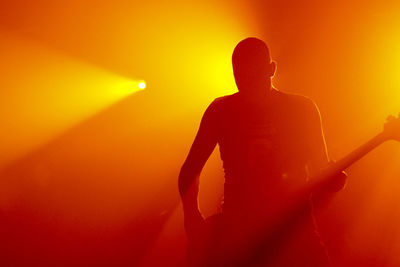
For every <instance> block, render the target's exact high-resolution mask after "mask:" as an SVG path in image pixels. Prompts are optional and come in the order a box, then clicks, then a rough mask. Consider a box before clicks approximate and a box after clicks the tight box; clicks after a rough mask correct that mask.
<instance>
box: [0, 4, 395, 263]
mask: <svg viewBox="0 0 400 267" xmlns="http://www.w3.org/2000/svg"><path fill="white" fill-rule="evenodd" d="M399 12H400V4H398V3H397V2H396V1H370V0H369V1H351V2H348V1H334V2H325V1H312V0H310V1H238V0H235V1H227V0H224V1H218V2H215V1H209V0H207V1H179V0H171V1H143V2H139V1H93V0H92V1H89V0H83V1H82V0H80V1H78V0H72V1H66V0H61V1H50V0H47V1H45V0H38V1H22V0H20V1H18V0H16V1H3V2H2V3H1V6H0V70H1V75H0V96H1V97H0V125H1V132H0V140H1V142H0V177H1V180H0V225H1V227H0V238H1V241H0V246H1V247H2V249H1V250H0V253H1V255H0V256H1V257H0V258H1V261H2V262H1V263H2V266H7V265H9V266H16V265H30V266H33V265H41V266H44V265H53V266H54V265H58V266H62V265H65V266H71V265H78V266H88V265H101V264H103V265H109V266H111V265H114V266H115V265H129V266H132V265H133V266H158V265H163V266H179V265H180V264H183V261H184V247H185V238H184V232H183V223H182V213H181V207H180V206H179V196H178V190H177V175H178V172H179V168H180V165H181V164H182V163H183V160H184V159H185V156H186V154H187V152H188V149H189V147H190V145H191V142H192V140H193V138H194V135H195V132H196V130H197V127H198V125H199V120H200V118H201V115H202V112H203V111H204V110H205V108H206V107H207V105H208V104H209V103H210V102H211V101H212V100H213V99H214V98H215V97H218V96H221V95H224V94H230V93H233V92H235V91H236V89H235V84H234V79H233V75H232V70H231V63H230V60H231V54H232V51H233V48H234V47H235V45H236V44H237V43H238V42H239V41H240V40H241V39H243V38H245V37H248V36H257V37H259V38H261V39H263V40H265V41H266V42H267V43H268V45H269V47H270V49H271V54H272V57H273V59H274V60H276V61H277V62H278V71H277V75H276V77H275V78H274V81H273V83H274V85H275V86H276V87H277V88H278V89H280V90H283V91H287V92H293V93H300V94H304V95H307V96H309V97H311V98H312V99H314V100H315V102H316V103H317V104H318V106H319V108H320V111H321V114H322V119H323V126H324V129H325V135H326V140H327V145H328V149H329V153H330V156H331V157H332V158H336V159H339V158H340V157H341V156H343V155H345V154H346V153H347V152H349V151H350V150H351V149H353V148H355V147H356V146H357V145H359V144H361V143H362V142H364V141H366V140H368V138H370V137H372V136H373V135H374V134H376V133H377V132H378V131H380V129H381V128H382V123H383V122H384V120H385V118H386V116H387V115H389V114H397V113H398V112H399V111H400V104H399V103H400V89H399V86H400V75H399V73H400V27H399V26H400V17H399V16H398V14H399ZM140 80H145V81H146V82H147V88H146V89H145V90H143V91H141V90H139V89H138V87H137V83H138V82H139V81H140ZM216 152H217V150H216ZM399 155H400V145H399V144H397V143H394V142H391V143H387V144H384V145H382V146H381V147H379V148H378V149H376V150H375V151H373V152H372V153H371V154H369V155H368V156H366V157H365V158H364V159H362V160H361V161H360V162H358V163H357V164H356V165H354V166H353V167H351V168H350V169H349V170H348V173H349V177H350V178H349V182H348V185H347V187H346V188H345V189H344V190H343V191H342V192H340V193H338V194H337V195H336V196H335V198H334V199H333V200H332V202H331V203H330V205H329V206H328V207H327V208H326V209H325V210H324V211H323V212H322V214H320V215H319V219H320V222H321V228H322V231H323V236H324V237H325V239H326V242H327V245H328V248H329V249H330V251H331V254H332V257H333V261H334V263H336V264H338V266H398V265H400V257H399V256H398V255H399V253H400V232H399V231H398V227H397V226H398V225H399V224H400V214H399V205H398V202H399V197H398V195H399V192H400V182H399V181H398V178H399V177H400V167H399V166H400V165H399V162H400V157H399ZM221 168H222V167H221V162H220V160H219V156H218V154H217V153H214V154H213V155H212V158H211V159H210V161H209V162H208V163H207V165H206V167H205V169H204V171H203V175H202V178H201V192H200V205H201V208H202V211H203V213H204V214H205V215H210V214H212V213H213V212H216V211H217V210H218V204H219V202H220V200H221V197H222V191H221V190H222V185H223V173H222V170H221Z"/></svg>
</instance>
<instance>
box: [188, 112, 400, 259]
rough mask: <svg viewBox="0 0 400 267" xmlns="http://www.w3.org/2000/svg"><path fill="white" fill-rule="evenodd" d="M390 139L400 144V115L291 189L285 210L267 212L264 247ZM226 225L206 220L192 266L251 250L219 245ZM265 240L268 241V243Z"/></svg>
mask: <svg viewBox="0 0 400 267" xmlns="http://www.w3.org/2000/svg"><path fill="white" fill-rule="evenodd" d="M389 140H395V141H399V142H400V114H399V116H398V117H395V116H389V117H388V118H387V121H386V123H385V124H384V127H383V131H382V132H380V133H379V134H377V135H376V136H374V137H373V138H371V139H370V140H369V141H367V142H366V143H364V144H363V145H361V146H359V147H358V148H357V149H355V150H354V151H352V152H350V153H349V154H347V155H346V156H345V157H343V158H342V159H341V160H339V161H336V162H335V163H332V164H329V165H328V166H327V167H326V168H324V169H322V170H321V171H320V172H318V173H317V174H316V175H314V176H313V177H311V178H310V179H308V180H309V182H307V183H306V184H305V185H303V186H302V187H300V188H297V187H296V188H293V189H290V201H288V202H287V203H285V206H284V207H282V206H279V210H274V209H271V210H268V213H269V214H268V215H267V216H266V217H265V218H267V219H266V220H265V221H264V220H263V221H262V224H263V227H264V228H265V229H269V230H266V231H263V232H262V233H261V234H259V232H258V234H257V235H259V236H262V238H263V239H264V241H263V244H265V243H268V242H269V240H271V242H274V241H273V240H275V239H276V238H277V236H279V235H280V233H277V232H276V229H280V228H284V227H281V226H282V225H283V226H285V225H287V224H293V222H295V223H296V222H297V223H298V221H299V218H302V217H304V216H303V215H304V214H305V213H306V212H305V210H307V209H308V208H309V204H310V195H311V194H312V193H314V192H317V191H323V190H321V188H323V187H324V186H325V185H327V184H328V183H330V182H331V181H332V180H333V179H335V178H336V177H337V175H338V174H340V173H341V172H343V171H344V170H345V169H346V168H348V167H349V166H351V165H352V164H354V163H355V162H356V161H358V160H359V159H361V158H362V157H364V156H365V155H366V154H368V153H369V152H370V151H372V150H373V149H374V148H376V147H377V146H379V145H381V144H382V143H384V142H386V141H389ZM227 224H230V222H229V221H226V220H225V219H224V218H223V216H221V215H214V216H211V217H210V218H208V219H207V220H206V227H205V228H206V229H204V235H203V237H204V238H203V239H202V240H200V241H198V243H197V244H192V245H191V244H190V243H189V250H188V255H189V261H190V262H191V265H192V266H210V264H211V266H220V265H223V266H228V265H226V261H227V258H228V261H229V260H230V261H231V262H233V261H234V260H233V259H235V260H237V259H239V257H240V256H239V257H235V256H237V255H233V257H232V254H235V253H236V254H240V251H238V250H240V249H243V248H246V247H248V246H247V245H239V246H237V248H238V249H237V250H236V252H235V248H234V246H235V245H233V249H232V247H231V248H228V249H227V248H226V247H227V244H228V243H234V242H236V243H241V242H246V240H245V239H243V238H242V239H240V238H236V239H232V240H230V241H228V242H225V243H223V245H222V247H221V243H219V244H216V243H218V241H217V242H216V241H215V240H216V239H217V238H216V235H218V234H219V232H221V230H222V229H223V228H226V225H227ZM236 231H237V232H239V231H242V229H236ZM274 231H275V232H274ZM237 232H236V233H237ZM232 233H233V235H235V231H233V232H231V233H230V234H229V235H232ZM223 238H226V235H225V236H224V237H223ZM228 238H230V236H228ZM265 240H268V241H266V242H265ZM231 241H232V242H231ZM191 248H193V249H191ZM229 250H230V251H229ZM226 254H230V255H226Z"/></svg>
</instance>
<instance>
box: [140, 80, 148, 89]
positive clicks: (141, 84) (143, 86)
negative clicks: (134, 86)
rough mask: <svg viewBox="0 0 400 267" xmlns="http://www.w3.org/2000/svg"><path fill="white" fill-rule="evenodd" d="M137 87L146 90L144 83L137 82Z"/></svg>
mask: <svg viewBox="0 0 400 267" xmlns="http://www.w3.org/2000/svg"><path fill="white" fill-rule="evenodd" d="M138 87H139V88H140V89H145V88H146V82H144V81H142V82H139V84H138Z"/></svg>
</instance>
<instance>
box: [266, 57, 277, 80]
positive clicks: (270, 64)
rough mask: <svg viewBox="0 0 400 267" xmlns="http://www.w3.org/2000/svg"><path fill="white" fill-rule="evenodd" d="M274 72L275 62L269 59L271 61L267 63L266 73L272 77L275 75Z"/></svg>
mask: <svg viewBox="0 0 400 267" xmlns="http://www.w3.org/2000/svg"><path fill="white" fill-rule="evenodd" d="M275 72H276V62H275V61H273V60H271V63H269V67H268V73H267V75H268V76H269V77H273V76H274V75H275Z"/></svg>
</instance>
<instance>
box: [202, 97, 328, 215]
mask: <svg viewBox="0 0 400 267" xmlns="http://www.w3.org/2000/svg"><path fill="white" fill-rule="evenodd" d="M204 120H205V121H207V122H208V123H207V124H206V125H205V127H210V128H211V129H209V130H207V131H210V132H213V135H214V136H215V138H216V140H217V142H218V144H219V147H220V153H221V159H222V161H223V167H224V171H225V188H224V191H225V192H224V196H225V197H224V206H223V209H224V211H225V212H235V213H238V214H239V213H240V212H241V210H240V209H243V211H246V212H249V211H251V212H256V210H260V209H262V208H263V206H264V204H266V205H268V204H269V203H268V201H266V200H268V199H269V200H270V201H271V200H274V202H275V201H277V199H271V197H277V196H279V194H281V193H283V192H279V189H282V190H283V189H284V188H286V186H285V185H286V184H287V183H297V184H299V185H300V184H302V183H305V182H306V179H307V173H306V170H307V166H308V165H309V164H312V160H313V158H315V156H316V155H314V156H313V155H312V154H311V153H319V154H318V155H317V156H318V157H320V156H321V155H322V156H324V157H325V158H326V155H324V153H325V147H324V145H322V147H319V148H315V145H316V144H317V143H318V142H317V140H315V139H314V140H310V137H312V136H318V135H320V137H319V138H320V139H321V138H322V135H321V133H318V132H317V133H312V131H319V132H320V131H321V130H320V123H319V114H318V110H317V109H316V107H315V105H314V104H313V102H312V101H311V100H309V99H307V98H305V97H302V96H298V95H291V94H286V93H282V92H279V91H276V90H272V95H271V97H270V99H268V100H265V101H260V100H258V101H257V102H252V101H251V100H248V99H246V98H245V97H243V96H242V95H240V94H239V93H237V94H233V95H230V96H225V97H222V98H218V99H216V100H215V101H214V102H213V103H212V104H211V105H210V107H209V108H208V110H207V111H206V113H205V115H204ZM321 141H322V142H323V140H321ZM321 141H320V142H321Z"/></svg>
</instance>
